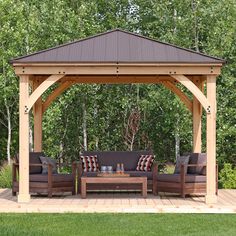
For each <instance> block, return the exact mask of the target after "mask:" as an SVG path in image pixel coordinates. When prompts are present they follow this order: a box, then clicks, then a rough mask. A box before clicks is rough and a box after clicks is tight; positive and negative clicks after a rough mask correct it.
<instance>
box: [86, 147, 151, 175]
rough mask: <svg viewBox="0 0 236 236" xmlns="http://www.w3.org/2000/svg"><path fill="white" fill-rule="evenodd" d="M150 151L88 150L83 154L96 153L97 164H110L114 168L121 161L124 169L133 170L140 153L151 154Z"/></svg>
mask: <svg viewBox="0 0 236 236" xmlns="http://www.w3.org/2000/svg"><path fill="white" fill-rule="evenodd" d="M152 154H153V153H152V151H88V152H83V155H86V156H88V155H97V158H98V165H99V167H101V166H112V167H113V170H115V169H116V165H117V163H123V164H124V169H125V171H130V170H135V169H136V167H137V163H138V160H139V158H140V155H152Z"/></svg>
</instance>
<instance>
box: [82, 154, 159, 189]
mask: <svg viewBox="0 0 236 236" xmlns="http://www.w3.org/2000/svg"><path fill="white" fill-rule="evenodd" d="M151 154H153V153H152V152H150V151H86V152H84V153H83V154H82V155H84V156H94V155H97V159H98V164H99V166H112V167H113V170H115V169H116V165H117V163H123V164H124V169H125V173H129V174H130V176H131V177H140V176H141V177H142V176H146V177H147V182H148V190H151V191H153V194H156V184H155V182H156V176H157V165H156V163H155V162H154V164H153V166H152V171H136V167H137V163H138V160H139V158H140V156H141V155H151ZM97 173H98V172H83V168H82V163H81V162H79V165H78V190H79V192H80V189H81V177H82V176H91V177H94V176H96V175H97ZM87 189H88V190H141V186H139V185H137V184H89V185H88V186H87Z"/></svg>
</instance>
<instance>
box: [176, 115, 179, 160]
mask: <svg viewBox="0 0 236 236" xmlns="http://www.w3.org/2000/svg"><path fill="white" fill-rule="evenodd" d="M179 155H180V136H179V118H178V119H177V122H176V130H175V159H176V161H177V157H178V156H179Z"/></svg>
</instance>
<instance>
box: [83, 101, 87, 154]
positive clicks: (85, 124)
mask: <svg viewBox="0 0 236 236" xmlns="http://www.w3.org/2000/svg"><path fill="white" fill-rule="evenodd" d="M82 108H83V139H84V151H87V150H88V140H87V110H86V104H85V100H83V104H82Z"/></svg>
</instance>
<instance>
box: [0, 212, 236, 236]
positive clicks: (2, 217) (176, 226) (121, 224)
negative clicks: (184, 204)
mask: <svg viewBox="0 0 236 236" xmlns="http://www.w3.org/2000/svg"><path fill="white" fill-rule="evenodd" d="M0 235H1V236H3V235H11V236H15V235H40V236H45V235H63V236H67V235H89V236H93V235H94V236H95V235H96V236H99V235H103V236H106V235H109V236H116V235H122V236H123V235H124V236H126V235H127V236H132V235H134V236H137V235H145V236H149V235H155V236H156V235H163V236H167V235H172V236H175V235H185V236H187V235H191V236H193V235H198V236H201V235H207V236H211V235H212V236H216V235H221V236H222V235H227V236H228V235H236V214H234V215H233V214H227V215H226V214H225V215H224V214H0Z"/></svg>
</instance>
